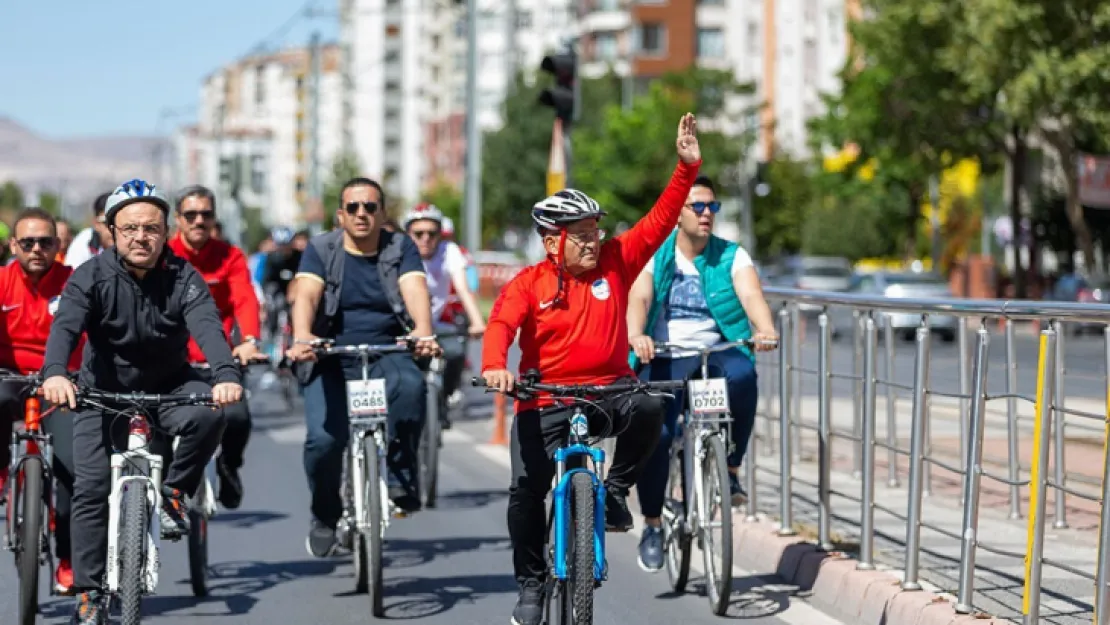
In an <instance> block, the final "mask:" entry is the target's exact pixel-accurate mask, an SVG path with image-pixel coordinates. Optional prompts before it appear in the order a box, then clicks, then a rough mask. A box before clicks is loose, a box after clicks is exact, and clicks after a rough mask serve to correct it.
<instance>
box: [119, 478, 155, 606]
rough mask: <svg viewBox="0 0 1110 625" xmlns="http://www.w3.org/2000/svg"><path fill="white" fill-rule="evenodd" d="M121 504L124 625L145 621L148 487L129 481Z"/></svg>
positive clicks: (121, 595)
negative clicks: (143, 606) (143, 614)
mask: <svg viewBox="0 0 1110 625" xmlns="http://www.w3.org/2000/svg"><path fill="white" fill-rule="evenodd" d="M121 499H122V501H121V503H120V519H121V521H122V523H121V526H122V529H121V531H120V534H121V536H120V541H119V545H120V547H119V552H120V553H119V559H120V584H119V585H120V591H119V594H120V620H121V622H122V623H123V625H139V623H140V622H142V612H141V609H140V607H141V602H142V596H143V564H144V559H145V558H144V556H145V551H146V550H145V549H143V543H144V542H146V532H147V521H148V519H147V500H146V485H145V484H143V483H142V482H137V481H136V482H130V483H128V484H126V485H125V486H124V488H123V495H122V497H121Z"/></svg>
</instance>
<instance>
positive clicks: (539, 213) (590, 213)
mask: <svg viewBox="0 0 1110 625" xmlns="http://www.w3.org/2000/svg"><path fill="white" fill-rule="evenodd" d="M604 216H605V212H604V211H603V210H601V206H600V205H599V204H598V203H597V200H595V199H593V198H591V197H590V196H588V195H586V194H585V193H582V192H581V191H579V190H577V189H563V190H562V191H559V192H557V193H556V194H555V195H552V196H550V197H547V198H545V199H543V200H541V201H539V202H536V204H535V206H533V207H532V221H533V222H535V224H536V227H538V228H543V229H545V230H558V229H559V228H560V227H562V226H565V225H567V224H570V223H574V222H576V221H582V220H583V219H600V218H602V217H604Z"/></svg>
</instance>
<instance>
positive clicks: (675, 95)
mask: <svg viewBox="0 0 1110 625" xmlns="http://www.w3.org/2000/svg"><path fill="white" fill-rule="evenodd" d="M750 93H751V87H750V86H749V85H742V84H740V83H738V82H737V81H736V79H735V78H734V77H733V75H732V73H731V72H727V71H718V70H708V69H691V70H689V71H687V72H681V73H672V74H668V75H666V76H663V77H662V78H660V79H659V80H656V81H654V82H653V83H652V85H651V87H650V89H649V91H648V93H647V94H645V95H642V96H639V97H637V98H635V99H634V100H633V103H632V107H631V110H629V111H624V110H622V109H621V107H620V105H618V104H612V105H609V106H608V107H606V109H605V112H604V120H603V122H602V123H601V124H598V125H595V126H584V127H580V128H579V129H577V130H576V131H575V132H574V135H573V146H574V147H573V159H572V161H571V168H572V170H571V176H572V178H573V185H574V186H575V187H576V188H579V189H582V190H583V191H585V192H586V193H589V194H590V195H591V196H592V197H594V198H595V199H596V200H597V201H598V202H599V203H601V205H602V206H603V207H604V208H605V210H606V212H608V213H609V215H610V216H611V218H612V220H613V222H614V223H619V222H627V223H635V222H636V221H638V220H639V219H640V218H641V217H642V216H643V215H644V213H645V211H646V210H648V209H649V208H650V207H651V206H652V205H653V204H654V203H655V200H656V199H657V198H658V197H659V193H660V192H661V191H662V190H663V187H664V186H665V184H666V182H667V177H668V176H669V173H670V171H671V170H672V169H673V168H674V166H675V163H676V162H677V157H676V156H675V147H674V144H675V128H676V125H677V123H678V120H679V118H680V117H681V116H682V115H683V114H684V113H686V112H689V111H695V112H696V113H697V114H698V117H699V119H701V120H702V124H701V125H700V128H699V132H698V141H699V143H700V144H701V152H702V155H703V157H704V159H705V161H704V163H703V165H702V170H701V171H702V173H703V174H706V175H708V176H709V177H711V178H713V179H714V180H717V181H719V182H720V183H721V185H722V186H723V187H724V191H725V192H729V191H731V189H729V186H730V185H729V184H728V183H729V182H731V181H733V180H735V178H736V168H737V165H738V164H739V163H740V159H741V155H742V154H744V152H745V150H746V148H747V146H748V145H750V143H751V137H750V136H748V135H746V134H743V133H741V132H736V133H734V134H726V133H725V132H723V131H722V130H720V129H721V128H729V127H740V126H741V123H740V119H733V118H731V117H730V116H729V114H728V110H727V107H726V106H725V105H726V102H728V101H729V100H730V99H731V98H733V97H736V96H741V95H747V94H750ZM714 128H718V129H714ZM732 186H735V184H734V183H733V184H732Z"/></svg>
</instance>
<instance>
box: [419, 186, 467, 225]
mask: <svg viewBox="0 0 1110 625" xmlns="http://www.w3.org/2000/svg"><path fill="white" fill-rule="evenodd" d="M420 199H421V201H423V202H428V203H429V204H435V206H436V208H438V209H439V210H440V211H442V212H443V215H444V216H445V217H448V218H450V219H451V221H453V222H455V230H459V229H460V228H462V203H463V197H462V192H461V191H459V189H458V188H456V187H455V185H453V184H451V183H449V182H447V181H446V180H442V179H441V180H436V181H435V183H434V184H432V186H431V187H429V188H428V189H426V190H425V191H424V193H423V195H422V196H421V198H420Z"/></svg>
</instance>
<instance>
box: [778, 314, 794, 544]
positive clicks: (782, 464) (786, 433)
mask: <svg viewBox="0 0 1110 625" xmlns="http://www.w3.org/2000/svg"><path fill="white" fill-rule="evenodd" d="M790 322H791V314H790V309H789V307H784V308H783V309H782V310H780V311H779V337H781V339H780V344H779V349H780V350H782V357H781V358H780V360H779V362H780V363H781V364H780V365H779V455H780V457H779V478H780V479H779V510H780V512H781V517H782V519H781V525H782V526H781V527H780V528H779V533H780V534H782V535H784V536H789V535H793V534H794V513H793V501H792V499H793V479H792V476H791V473H790V468H791V461H792V459H793V456H791V453H792V452H791V450H790V442H791V440H790V439H791V434H790V432H791V430H792V427H791V414H790V413H791V410H790V407H791V403H792V402H791V390H792V389H791V384H790V382H791V380H790V378H791V375H790V374H791V366H790V363H789V362H788V361H787V358H786V354H787V352H788V351H789V352H790V353H793V350H792V347H793V341H795V340H797V337H796V336H793V334H792V333H791V325H792V324H791V323H790ZM782 340H785V341H786V342H787V345H782V344H781V341H782Z"/></svg>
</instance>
